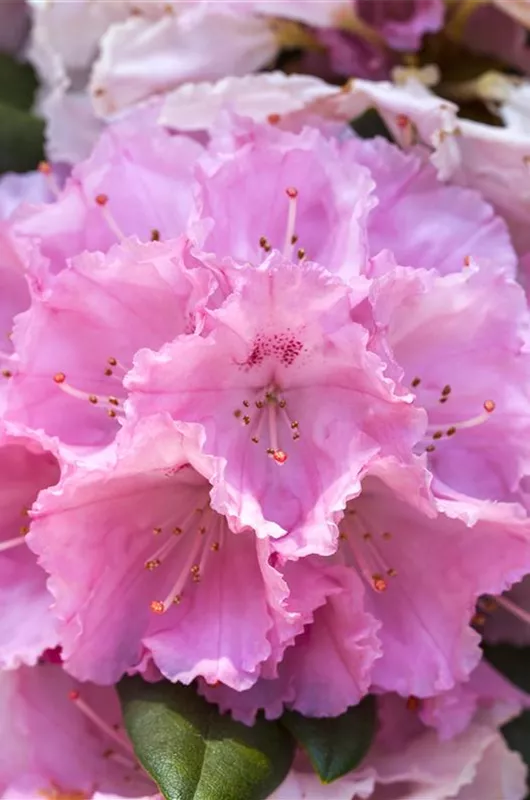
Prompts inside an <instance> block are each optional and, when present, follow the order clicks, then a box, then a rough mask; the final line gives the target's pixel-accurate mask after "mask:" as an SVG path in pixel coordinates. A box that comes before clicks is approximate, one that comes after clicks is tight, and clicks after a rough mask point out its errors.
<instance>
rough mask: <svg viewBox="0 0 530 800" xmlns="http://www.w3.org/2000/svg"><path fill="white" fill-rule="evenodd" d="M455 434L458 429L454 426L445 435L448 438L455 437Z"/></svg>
mask: <svg viewBox="0 0 530 800" xmlns="http://www.w3.org/2000/svg"><path fill="white" fill-rule="evenodd" d="M455 433H456V428H455V426H454V425H451V427H450V428H447V430H446V432H445V435H446V436H454V435H455Z"/></svg>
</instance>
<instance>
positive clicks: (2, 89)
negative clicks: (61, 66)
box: [0, 53, 37, 111]
mask: <svg viewBox="0 0 530 800" xmlns="http://www.w3.org/2000/svg"><path fill="white" fill-rule="evenodd" d="M36 89H37V77H36V75H35V72H34V71H33V68H32V67H31V66H30V64H21V63H20V62H19V61H15V59H14V58H11V57H10V56H8V55H7V54H6V53H0V103H4V104H5V105H7V106H13V108H18V109H19V110H20V111H29V109H30V108H31V107H32V105H33V100H34V97H35V91H36Z"/></svg>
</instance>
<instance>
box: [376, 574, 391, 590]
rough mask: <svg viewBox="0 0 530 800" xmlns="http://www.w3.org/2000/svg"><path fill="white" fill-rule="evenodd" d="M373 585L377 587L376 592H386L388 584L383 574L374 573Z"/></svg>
mask: <svg viewBox="0 0 530 800" xmlns="http://www.w3.org/2000/svg"><path fill="white" fill-rule="evenodd" d="M372 587H373V588H374V589H375V591H376V592H386V590H387V588H388V584H387V582H386V581H385V579H384V578H383V576H382V575H379V573H375V574H374V575H372Z"/></svg>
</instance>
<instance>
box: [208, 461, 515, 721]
mask: <svg viewBox="0 0 530 800" xmlns="http://www.w3.org/2000/svg"><path fill="white" fill-rule="evenodd" d="M373 469H374V471H375V475H377V477H375V475H374V476H371V477H367V478H366V479H365V481H364V482H363V489H362V493H361V495H360V496H359V497H358V498H356V499H355V500H352V501H350V503H349V504H348V506H347V508H346V513H345V515H344V518H343V519H342V521H341V522H340V524H339V530H340V547H339V550H338V554H337V556H336V557H335V559H334V561H335V563H337V562H338V563H340V564H342V565H344V566H346V567H349V568H350V569H351V570H353V571H355V572H356V573H357V574H358V575H359V577H360V578H361V579H362V580H363V581H364V583H365V586H366V588H367V591H366V593H365V595H364V603H363V609H364V610H365V612H368V613H369V614H370V615H371V616H372V617H373V618H375V619H376V620H378V622H379V624H380V628H379V630H378V632H377V638H378V639H379V641H380V644H381V657H380V658H378V659H377V661H375V663H374V665H373V669H372V682H373V683H374V684H375V685H377V686H379V687H380V688H382V689H384V690H385V691H396V692H399V693H400V694H402V695H403V696H408V695H414V696H416V697H430V696H433V695H435V694H438V693H440V692H443V691H448V690H449V689H451V688H452V687H454V686H455V684H456V683H457V682H459V681H464V680H466V678H467V677H468V676H469V674H470V672H471V671H472V670H473V668H474V667H475V666H476V665H477V663H478V661H479V659H480V649H479V647H478V644H479V641H480V637H479V635H478V634H477V633H476V632H475V631H473V630H472V629H471V627H470V625H469V623H470V620H471V618H472V616H473V614H474V609H475V604H476V602H477V600H478V598H479V597H481V595H483V594H493V595H496V594H498V593H500V592H502V591H503V589H504V588H505V587H506V584H507V583H508V584H511V583H513V582H514V581H516V580H518V578H519V577H520V576H522V575H523V574H525V573H526V572H527V571H528V569H529V562H528V560H529V558H530V550H529V547H530V539H529V532H530V528H529V524H528V522H527V519H526V516H525V514H524V512H523V510H522V509H521V508H520V507H518V506H510V505H502V504H494V503H485V502H483V503H478V502H476V501H475V503H472V502H470V501H468V503H467V505H466V509H467V511H468V513H469V515H470V517H472V521H471V522H468V524H467V525H466V524H465V523H464V522H462V521H461V519H459V517H460V516H462V510H461V508H460V507H459V504H453V503H450V502H446V503H444V504H440V506H441V508H440V511H441V513H439V514H438V515H437V516H435V517H434V516H433V515H432V513H431V514H430V515H428V512H429V506H428V505H427V503H426V502H425V501H423V500H422V499H421V496H419V493H418V485H417V484H418V482H417V479H416V480H415V479H414V477H413V475H412V474H411V471H410V470H406V469H404V468H403V467H401V468H399V469H396V467H395V465H391V464H386V465H383V464H382V463H380V464H379V465H378V467H377V468H375V467H374V468H373ZM413 499H414V501H415V505H412V504H411V501H412V500H413ZM426 511H427V514H426ZM508 542H509V544H508ZM478 551H480V553H479V552H478ZM493 553H495V555H494V554H493ZM437 578H438V581H437ZM449 598H450V599H449ZM349 613H350V614H351V613H352V610H351V609H350V611H349ZM347 618H348V616H347V615H346V616H342V615H341V613H340V610H337V609H336V608H334V607H333V602H332V603H328V604H327V606H326V608H325V609H319V611H317V613H316V614H315V620H314V623H313V625H312V626H310V627H309V626H308V628H306V631H305V632H304V634H303V635H302V636H300V637H299V638H297V640H296V641H295V643H294V646H293V647H290V648H288V649H287V651H286V653H285V657H284V659H283V661H282V663H281V665H280V667H279V671H278V678H273V679H272V680H271V679H268V678H265V679H262V680H260V681H259V682H258V683H257V684H256V686H255V687H253V688H252V689H250V690H249V691H248V692H245V691H244V692H234V691H231V690H229V689H225V688H224V687H215V688H214V689H211V688H209V687H204V691H205V692H206V695H207V697H208V699H210V700H211V701H213V702H218V703H219V705H220V707H221V709H222V710H226V709H230V710H231V711H232V713H233V714H234V715H235V716H236V717H237V718H239V719H242V720H243V721H245V722H250V721H251V720H252V719H253V718H254V715H255V713H256V712H257V711H258V709H259V708H265V713H266V715H267V716H269V717H271V718H272V717H276V716H279V715H280V714H281V712H282V705H286V706H288V707H292V708H295V709H296V710H299V711H301V712H302V713H305V714H308V715H311V716H326V715H328V714H329V713H330V712H329V711H328V710H327V708H328V704H329V698H328V694H329V690H326V688H325V687H326V685H327V681H328V674H329V668H330V664H334V660H333V659H334V654H335V653H337V652H340V648H339V647H337V645H336V643H337V642H341V641H346V639H345V636H344V635H343V634H341V633H340V631H341V627H342V625H343V624H344V620H347ZM329 631H335V633H334V635H333V636H330V637H329V644H328V642H326V637H327V636H329ZM426 631H428V636H426V635H425V634H426ZM329 645H331V646H329ZM343 661H344V660H343ZM333 672H334V674H335V691H334V693H335V696H336V702H337V706H336V707H335V709H334V711H333V714H339V713H342V712H343V711H345V710H346V708H347V707H348V706H349V705H351V702H349V701H348V691H351V689H350V688H349V687H348V683H347V682H344V684H342V685H341V681H342V680H343V678H342V677H341V679H339V677H338V676H339V675H341V667H340V662H339V660H338V659H337V663H336V666H335V667H334V670H333ZM344 680H345V679H344ZM341 688H343V689H344V691H343V693H342V694H341V693H340V689H341ZM340 703H342V705H340V706H339V704H340Z"/></svg>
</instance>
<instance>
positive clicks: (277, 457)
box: [272, 450, 288, 466]
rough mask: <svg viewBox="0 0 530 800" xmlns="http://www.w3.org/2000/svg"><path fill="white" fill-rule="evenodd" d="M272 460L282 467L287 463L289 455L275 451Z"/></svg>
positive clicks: (281, 451)
mask: <svg viewBox="0 0 530 800" xmlns="http://www.w3.org/2000/svg"><path fill="white" fill-rule="evenodd" d="M272 458H273V459H274V461H275V462H276V463H277V464H279V465H280V466H281V465H282V464H285V462H286V461H287V458H288V455H287V453H285V452H284V451H283V450H274V452H273V453H272Z"/></svg>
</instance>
